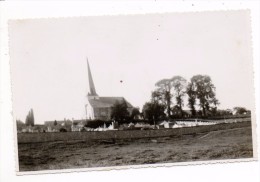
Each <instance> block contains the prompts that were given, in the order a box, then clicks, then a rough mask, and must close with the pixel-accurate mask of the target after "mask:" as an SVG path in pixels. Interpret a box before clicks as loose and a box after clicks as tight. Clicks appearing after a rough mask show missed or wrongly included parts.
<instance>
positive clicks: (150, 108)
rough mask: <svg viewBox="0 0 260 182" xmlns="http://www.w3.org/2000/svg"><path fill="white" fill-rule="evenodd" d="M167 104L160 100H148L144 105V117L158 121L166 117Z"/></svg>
mask: <svg viewBox="0 0 260 182" xmlns="http://www.w3.org/2000/svg"><path fill="white" fill-rule="evenodd" d="M164 110H165V106H164V105H162V104H160V103H158V102H146V103H145V104H144V106H143V114H144V118H145V119H148V120H150V121H153V122H156V121H158V120H160V119H163V118H164V117H165V113H164Z"/></svg>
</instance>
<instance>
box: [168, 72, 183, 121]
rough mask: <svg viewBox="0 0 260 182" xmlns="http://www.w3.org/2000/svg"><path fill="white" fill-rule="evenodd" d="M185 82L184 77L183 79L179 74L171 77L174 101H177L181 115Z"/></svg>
mask: <svg viewBox="0 0 260 182" xmlns="http://www.w3.org/2000/svg"><path fill="white" fill-rule="evenodd" d="M186 83H187V81H186V79H184V78H183V77H181V76H174V77H173V78H172V79H171V84H172V87H173V89H174V95H175V99H176V103H177V106H178V109H179V111H180V114H181V116H183V110H182V106H183V102H184V101H183V97H184V95H185V93H186Z"/></svg>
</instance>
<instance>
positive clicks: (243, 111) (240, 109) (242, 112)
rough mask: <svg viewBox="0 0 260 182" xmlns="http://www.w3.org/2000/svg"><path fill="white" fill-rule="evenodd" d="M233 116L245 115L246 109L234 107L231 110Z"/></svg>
mask: <svg viewBox="0 0 260 182" xmlns="http://www.w3.org/2000/svg"><path fill="white" fill-rule="evenodd" d="M233 110H234V113H235V114H245V113H247V109H246V108H244V107H234V108H233Z"/></svg>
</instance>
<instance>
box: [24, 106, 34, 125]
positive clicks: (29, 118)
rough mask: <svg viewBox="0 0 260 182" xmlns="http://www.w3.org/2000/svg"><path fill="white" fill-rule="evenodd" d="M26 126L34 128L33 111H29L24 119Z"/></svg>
mask: <svg viewBox="0 0 260 182" xmlns="http://www.w3.org/2000/svg"><path fill="white" fill-rule="evenodd" d="M25 124H26V126H34V114H33V109H30V111H29V113H28V114H27V116H26V119H25Z"/></svg>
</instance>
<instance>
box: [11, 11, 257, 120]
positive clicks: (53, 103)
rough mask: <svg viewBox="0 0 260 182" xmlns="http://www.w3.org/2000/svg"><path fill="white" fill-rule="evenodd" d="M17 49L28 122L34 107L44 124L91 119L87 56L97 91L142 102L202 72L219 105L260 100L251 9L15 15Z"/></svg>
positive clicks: (15, 94)
mask: <svg viewBox="0 0 260 182" xmlns="http://www.w3.org/2000/svg"><path fill="white" fill-rule="evenodd" d="M9 49H10V50H9V53H10V65H11V83H12V99H13V113H14V117H15V118H16V119H20V120H22V121H24V120H25V117H26V115H27V114H28V112H29V110H30V108H33V111H34V117H35V123H39V124H42V123H44V121H53V120H63V119H64V118H66V119H72V118H74V119H83V118H86V112H85V104H86V99H87V98H86V95H87V93H88V90H89V88H88V75H87V61H86V60H87V59H88V61H89V64H90V68H91V72H92V77H93V80H94V83H95V86H96V91H97V94H98V95H99V96H123V97H125V99H126V100H128V101H129V102H130V103H131V104H132V105H133V106H135V107H140V108H142V106H143V104H144V103H145V102H147V101H149V100H150V98H151V91H152V90H154V89H155V83H156V82H157V81H158V80H160V79H163V78H172V77H173V76H176V75H180V76H182V77H184V78H185V79H187V81H189V80H190V78H191V77H192V76H194V75H196V74H202V75H209V76H210V77H211V79H212V82H213V84H214V85H215V86H216V97H217V99H218V100H219V101H220V105H219V108H222V109H226V108H233V107H235V106H243V107H246V108H247V109H251V110H252V109H253V105H254V102H253V100H254V97H253V91H254V88H253V71H252V70H253V69H252V50H251V27H250V14H249V11H246V10H241V11H214V12H197V13H164V14H146V15H117V16H96V17H74V18H72V17H71V18H46V19H27V20H12V21H10V22H9ZM121 80H122V82H121ZM186 104H187V103H185V105H186ZM186 108H187V107H186Z"/></svg>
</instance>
